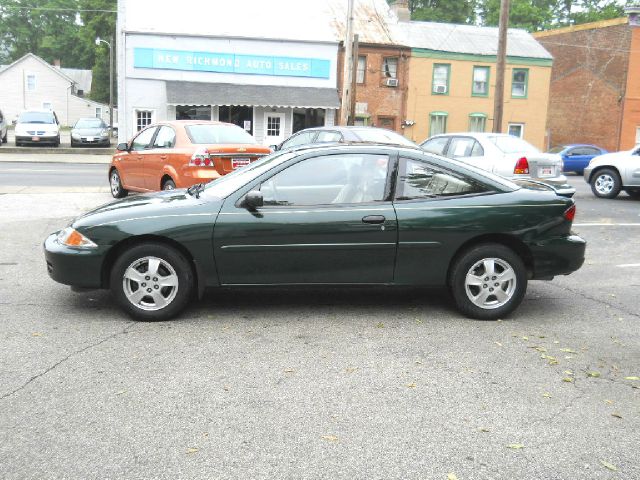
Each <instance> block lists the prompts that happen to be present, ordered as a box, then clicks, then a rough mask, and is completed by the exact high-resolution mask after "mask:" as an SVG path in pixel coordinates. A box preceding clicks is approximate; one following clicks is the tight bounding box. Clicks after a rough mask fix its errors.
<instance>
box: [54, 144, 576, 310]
mask: <svg viewBox="0 0 640 480" xmlns="http://www.w3.org/2000/svg"><path fill="white" fill-rule="evenodd" d="M575 208H576V207H575V203H574V201H573V200H572V199H570V198H566V197H561V196H558V195H557V194H556V193H555V191H554V190H553V188H551V187H549V186H547V185H544V184H540V183H533V182H521V183H520V184H519V185H518V184H516V183H513V182H511V181H509V180H507V179H505V178H503V177H500V176H498V175H493V174H491V173H489V172H485V171H483V170H480V169H478V168H475V167H473V166H471V165H468V164H465V163H463V162H458V161H455V160H450V159H446V158H442V157H438V156H435V155H431V154H429V153H427V152H424V151H422V150H420V149H417V148H407V147H398V146H389V145H331V146H310V147H307V148H301V149H296V150H285V151H282V152H275V153H274V154H272V155H270V156H268V157H265V158H263V159H261V160H258V161H257V162H254V163H252V164H251V165H249V166H246V167H244V168H241V169H238V170H236V171H235V172H232V173H230V174H229V175H226V176H224V177H221V178H219V179H217V180H214V181H212V182H209V183H207V184H206V185H204V184H199V185H194V186H192V187H190V188H188V189H181V190H174V191H164V192H157V193H153V194H146V195H138V196H135V197H130V198H127V199H123V200H120V201H115V202H113V203H111V204H108V205H104V206H102V207H99V208H97V209H95V210H93V211H92V212H89V213H87V214H85V215H83V216H81V217H79V218H77V219H75V220H74V221H73V222H72V223H71V224H70V225H69V226H68V227H67V228H64V229H62V230H61V231H59V232H55V233H53V234H52V235H51V236H49V237H48V238H47V239H46V241H45V256H46V263H47V269H48V272H49V275H50V276H51V277H52V278H53V279H54V280H56V281H58V282H60V283H63V284H68V285H72V286H74V287H75V288H76V290H77V289H81V288H110V289H111V291H112V292H113V295H114V297H115V299H116V300H117V301H118V302H119V304H120V305H121V306H122V307H123V308H124V310H126V311H127V312H128V313H129V314H131V315H132V316H133V317H134V318H137V319H141V320H163V319H168V318H171V317H173V316H175V315H177V314H178V313H179V312H180V311H181V310H182V309H184V308H185V307H186V306H187V305H188V304H189V303H190V301H191V299H192V297H193V296H194V295H195V294H199V295H202V294H203V291H204V289H205V287H218V286H224V287H233V286H245V287H246V286H247V285H254V286H259V285H263V286H268V285H271V286H272V285H286V286H287V287H290V286H295V285H327V284H334V285H342V286H347V285H353V284H360V285H404V286H407V285H420V286H440V287H444V286H446V287H448V288H449V289H450V291H451V293H452V295H453V299H454V301H455V303H456V305H457V306H458V308H459V309H460V311H461V312H463V313H464V314H465V315H468V316H470V317H474V318H480V319H497V318H504V316H505V315H508V314H509V313H510V312H512V311H513V310H514V309H515V308H516V307H517V306H518V304H519V303H520V302H521V300H522V298H523V296H524V295H525V292H526V289H527V282H528V281H529V280H530V279H544V280H550V279H551V278H553V276H554V275H566V274H569V273H571V272H573V271H575V270H576V269H578V268H579V267H580V266H581V265H582V263H583V261H584V254H585V246H586V244H585V241H584V240H582V239H581V238H580V237H578V236H576V235H574V234H572V233H571V225H572V221H573V218H574V215H575Z"/></svg>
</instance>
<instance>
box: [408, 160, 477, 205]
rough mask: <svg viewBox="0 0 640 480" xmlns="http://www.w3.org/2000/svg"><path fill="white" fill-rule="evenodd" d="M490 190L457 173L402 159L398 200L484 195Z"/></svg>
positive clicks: (417, 161)
mask: <svg viewBox="0 0 640 480" xmlns="http://www.w3.org/2000/svg"><path fill="white" fill-rule="evenodd" d="M487 191H489V189H488V188H487V187H486V186H485V185H482V184H481V183H478V182H476V181H475V180H473V179H471V178H468V177H466V176H464V175H461V174H459V173H456V172H452V171H449V170H446V169H444V168H441V167H437V166H434V165H430V164H428V163H426V162H422V161H419V160H415V159H410V158H402V159H401V162H400V175H399V176H398V188H397V189H396V200H417V199H428V198H437V197H454V196H456V197H457V196H460V195H471V194H477V193H484V192H487Z"/></svg>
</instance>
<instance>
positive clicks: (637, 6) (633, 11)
mask: <svg viewBox="0 0 640 480" xmlns="http://www.w3.org/2000/svg"><path fill="white" fill-rule="evenodd" d="M624 11H625V13H626V14H627V15H629V25H631V26H633V27H638V26H640V3H638V2H636V3H634V4H631V5H629V6H628V7H626V8H625V9H624Z"/></svg>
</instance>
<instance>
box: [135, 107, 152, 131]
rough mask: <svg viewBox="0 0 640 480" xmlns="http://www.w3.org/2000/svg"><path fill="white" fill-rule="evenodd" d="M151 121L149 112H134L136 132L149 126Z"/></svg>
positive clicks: (150, 112)
mask: <svg viewBox="0 0 640 480" xmlns="http://www.w3.org/2000/svg"><path fill="white" fill-rule="evenodd" d="M152 119H153V112H152V111H151V110H136V131H138V132H139V131H140V130H142V129H143V128H145V127H147V126H148V125H151V123H153V122H152Z"/></svg>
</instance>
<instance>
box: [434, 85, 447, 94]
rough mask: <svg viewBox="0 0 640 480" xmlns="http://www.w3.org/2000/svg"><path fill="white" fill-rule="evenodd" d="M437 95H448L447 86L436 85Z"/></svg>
mask: <svg viewBox="0 0 640 480" xmlns="http://www.w3.org/2000/svg"><path fill="white" fill-rule="evenodd" d="M436 93H447V86H446V85H436Z"/></svg>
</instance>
